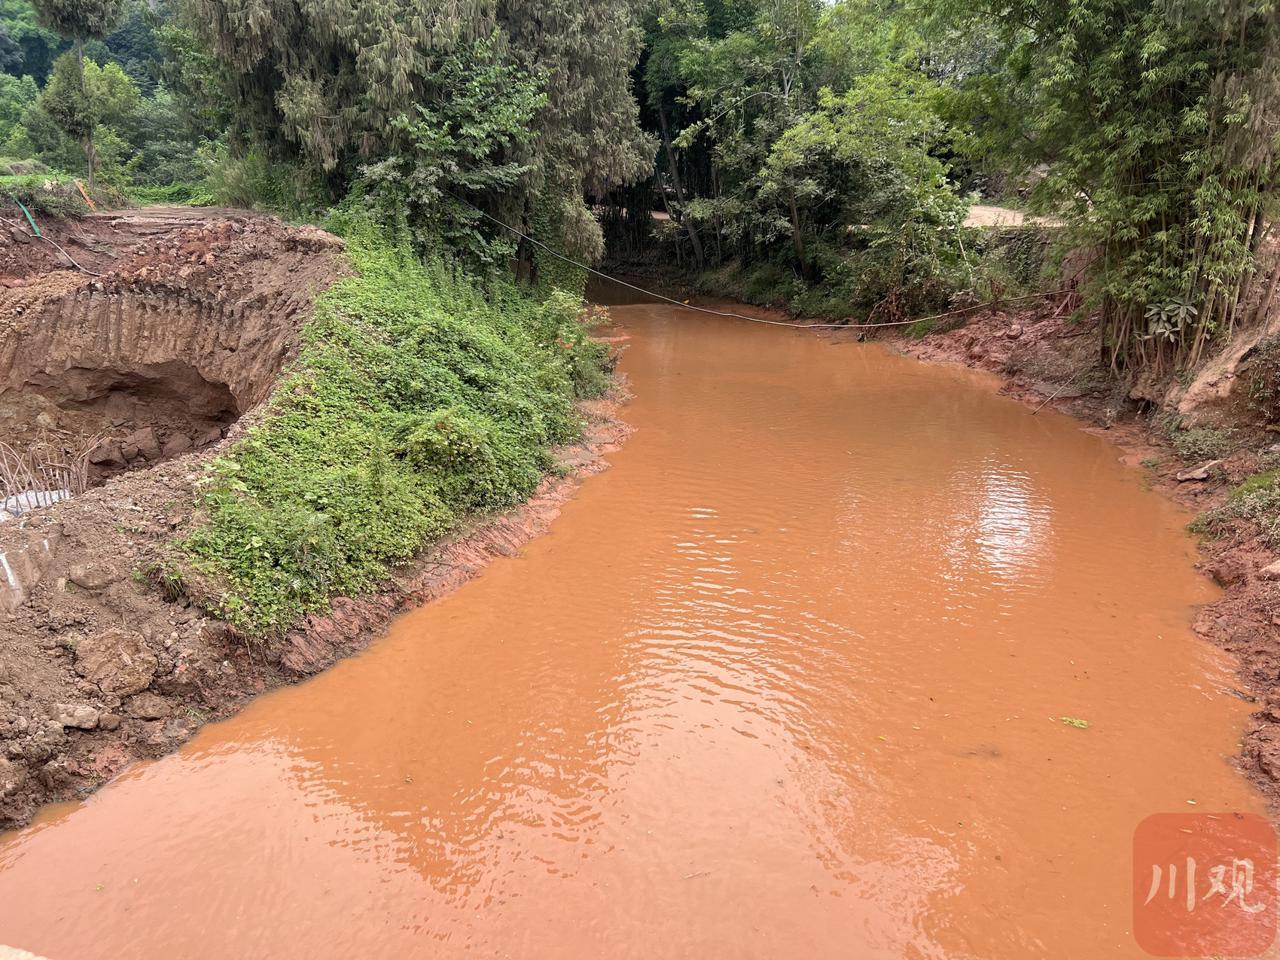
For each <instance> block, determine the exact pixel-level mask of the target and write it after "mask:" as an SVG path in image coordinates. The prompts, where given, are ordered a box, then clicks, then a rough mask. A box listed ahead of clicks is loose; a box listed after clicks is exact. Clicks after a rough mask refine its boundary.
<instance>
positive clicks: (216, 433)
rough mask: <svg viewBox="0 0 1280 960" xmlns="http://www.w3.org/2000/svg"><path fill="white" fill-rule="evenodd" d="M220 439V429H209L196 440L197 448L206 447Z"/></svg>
mask: <svg viewBox="0 0 1280 960" xmlns="http://www.w3.org/2000/svg"><path fill="white" fill-rule="evenodd" d="M221 439H222V428H221V427H209V428H208V429H207V430H205V431H204V432H203V433H202V434H200V436H199V438H198V439H197V440H196V446H197V447H208V446H211V445H213V444H215V443H217V442H218V441H219V440H221Z"/></svg>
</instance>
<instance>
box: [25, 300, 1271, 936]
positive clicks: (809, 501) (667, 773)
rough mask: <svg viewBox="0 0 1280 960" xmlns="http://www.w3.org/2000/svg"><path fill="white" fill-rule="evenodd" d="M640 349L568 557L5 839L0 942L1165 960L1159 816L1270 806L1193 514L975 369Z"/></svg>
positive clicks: (830, 348)
mask: <svg viewBox="0 0 1280 960" xmlns="http://www.w3.org/2000/svg"><path fill="white" fill-rule="evenodd" d="M615 317H616V318H617V320H618V321H619V324H620V326H621V328H622V329H623V330H624V331H625V332H626V333H627V334H628V335H629V336H630V338H631V339H630V344H629V348H628V351H627V353H626V356H625V360H624V363H623V368H624V370H625V371H626V372H627V374H628V375H629V376H630V378H631V384H632V389H633V391H634V393H635V399H634V401H632V402H631V403H630V404H629V405H628V406H627V408H626V410H625V414H624V415H625V416H626V418H627V419H628V420H629V421H631V422H632V423H633V424H634V425H635V426H636V427H637V431H636V433H635V435H634V436H633V437H632V439H631V440H630V442H629V443H628V444H627V446H626V447H625V448H624V449H623V450H622V451H621V452H619V453H617V454H615V455H613V456H612V457H611V458H610V459H611V461H612V469H610V470H609V471H607V472H606V473H604V474H603V475H601V476H599V477H595V478H593V479H591V480H589V481H588V482H587V483H586V485H585V486H584V488H583V490H582V491H581V493H580V494H579V496H578V497H577V498H576V499H575V500H574V501H572V502H571V503H570V504H568V506H567V507H566V509H565V510H564V513H563V515H562V516H561V517H560V519H559V520H558V521H557V522H556V524H555V526H554V527H553V529H552V532H551V533H550V534H549V535H548V536H546V537H543V538H542V539H539V540H537V541H535V542H533V543H531V544H529V545H528V546H527V548H526V549H525V550H524V551H523V553H522V554H521V556H519V557H518V558H513V559H510V560H503V561H500V562H498V563H496V564H495V565H494V566H493V567H492V568H490V569H489V570H488V571H487V572H486V573H485V574H484V575H483V576H482V577H480V578H479V579H478V580H476V581H474V582H472V583H471V584H469V585H468V586H466V587H464V588H463V589H461V590H459V591H458V592H457V593H455V594H454V595H452V596H450V597H448V598H446V599H444V600H443V601H441V602H438V603H435V604H433V605H431V606H430V607H428V608H426V609H423V610H420V611H418V612H416V613H413V614H411V615H408V616H406V617H404V618H403V619H402V620H400V621H399V622H398V623H397V625H396V626H395V628H394V629H393V630H392V632H391V634H390V635H389V636H388V637H386V638H385V639H383V640H382V641H380V642H379V643H377V644H375V645H374V646H373V647H372V648H371V649H369V650H368V651H367V652H366V653H365V654H364V655H362V656H359V657H356V658H354V659H352V660H349V661H347V662H345V663H343V664H341V665H339V666H338V667H336V668H335V669H333V670H332V671H330V672H328V673H326V674H324V675H322V676H320V677H318V678H316V679H315V680H313V681H311V682H309V683H306V684H305V685H302V686H299V687H296V688H291V689H287V690H283V691H279V692H276V693H273V694H271V695H269V696H266V697H264V698H262V699H260V700H259V701H257V702H256V703H254V704H253V705H252V706H251V707H250V708H249V709H247V710H246V711H245V712H244V713H243V714H242V715H240V716H239V717H238V718H236V719H235V720H232V721H230V722H228V723H223V724H218V725H216V726H213V727H209V728H206V729H205V730H204V731H203V732H202V733H201V734H200V735H199V736H198V737H197V738H196V739H195V740H194V741H192V742H191V743H190V744H189V745H188V746H187V747H186V748H185V749H184V750H183V751H182V752H180V753H179V754H177V755H175V756H173V757H170V758H168V759H166V760H164V761H161V762H158V763H154V764H149V765H145V766H142V767H139V768H136V769H134V770H133V771H131V772H130V773H129V774H127V775H125V776H124V777H122V778H121V779H120V780H118V781H117V782H115V783H114V784H112V785H111V786H109V787H108V788H106V789H105V790H103V791H101V792H100V793H99V794H97V795H96V796H95V797H93V798H92V799H90V800H89V801H88V802H87V803H83V804H77V805H72V806H67V807H62V808H56V809H51V810H48V811H46V813H45V814H44V815H43V816H42V817H41V818H40V820H39V821H38V822H37V823H36V824H35V825H34V826H33V827H31V828H30V829H28V830H26V831H23V832H21V833H18V834H13V835H10V836H8V837H6V838H3V840H0V942H3V943H6V944H10V945H13V946H18V947H23V948H26V949H28V950H33V951H36V952H39V953H42V954H45V955H47V956H49V957H51V958H53V960H97V958H103V960H106V958H121V957H130V958H133V957H137V958H156V960H161V958H163V960H177V958H219V960H224V958H229V957H245V958H248V957H255V958H256V957H264V958H265V957H271V958H327V957H379V958H382V957H396V956H404V957H409V956H412V957H461V956H475V957H516V958H575V960H577V958H597V957H609V958H645V960H656V958H674V957H690V958H693V957H697V958H748V957H753V958H754V957H760V958H764V957H788V958H791V957H794V958H806V960H808V958H827V957H831V958H835V957H840V958H858V960H866V958H893V960H900V958H904V957H908V958H925V957H929V958H934V957H938V958H942V957H945V958H969V957H972V958H982V960H996V958H1009V960H1015V958H1016V960H1026V958H1031V957H1045V958H1067V957H1069V958H1082V960H1083V958H1094V957H1108V958H1110V957H1140V956H1143V954H1142V953H1141V952H1140V951H1139V950H1138V948H1137V947H1136V946H1135V945H1134V943H1133V939H1132V937H1131V935H1130V933H1129V926H1130V923H1129V917H1130V899H1129V889H1130V854H1131V841H1132V834H1133V830H1134V827H1135V826H1136V824H1137V823H1138V821H1140V820H1141V819H1142V818H1143V817H1145V816H1147V815H1148V814H1151V813H1156V812H1184V811H1188V810H1200V811H1216V810H1232V811H1251V812H1261V810H1262V804H1261V801H1260V800H1259V799H1258V798H1256V797H1255V796H1254V795H1253V793H1252V792H1251V790H1250V789H1249V788H1248V786H1247V785H1246V783H1245V782H1244V781H1243V780H1242V779H1241V778H1240V777H1239V776H1238V775H1237V774H1236V773H1235V772H1233V770H1232V769H1231V767H1230V766H1229V763H1228V759H1229V757H1230V756H1231V755H1232V754H1233V753H1234V751H1235V747H1236V740H1237V737H1238V735H1239V732H1240V730H1241V729H1242V727H1243V723H1244V718H1245V715H1246V713H1247V707H1246V705H1245V704H1242V703H1240V702H1239V701H1237V700H1236V699H1234V698H1233V697H1231V696H1230V695H1229V694H1227V693H1226V692H1225V691H1226V688H1227V687H1229V686H1231V684H1232V683H1233V679H1232V675H1231V664H1230V663H1229V661H1228V660H1227V659H1226V658H1225V657H1224V656H1222V655H1221V654H1219V653H1218V652H1217V651H1215V650H1213V649H1211V648H1210V647H1209V646H1207V645H1206V644H1204V643H1202V642H1201V641H1199V640H1197V639H1196V638H1195V637H1194V636H1193V635H1192V633H1191V632H1190V630H1189V628H1188V624H1189V622H1190V619H1191V617H1192V615H1193V607H1194V605H1196V604H1199V603H1203V602H1205V601H1207V600H1209V599H1211V598H1212V596H1213V591H1212V589H1211V588H1210V586H1209V585H1208V584H1207V583H1206V582H1205V581H1204V580H1203V579H1202V578H1200V577H1199V576H1198V575H1197V574H1195V573H1194V571H1193V569H1192V560H1193V545H1192V543H1191V541H1190V540H1189V539H1188V538H1187V537H1186V535H1185V534H1184V532H1183V528H1184V525H1185V523H1186V521H1187V517H1186V516H1185V515H1184V514H1183V513H1182V512H1180V511H1179V510H1178V509H1176V508H1175V507H1173V506H1171V505H1170V504H1168V503H1167V502H1165V501H1164V500H1162V499H1160V498H1159V497H1157V496H1156V495H1154V494H1152V493H1149V492H1148V491H1146V490H1145V489H1144V488H1143V484H1142V478H1141V476H1140V475H1139V474H1138V473H1137V472H1135V471H1132V470H1129V469H1126V468H1125V467H1123V466H1122V465H1121V464H1120V463H1119V462H1118V453H1117V450H1116V449H1115V448H1114V447H1112V446H1110V445H1108V444H1107V443H1106V442H1104V441H1103V440H1101V439H1099V438H1096V437H1093V436H1090V435H1088V434H1086V433H1084V432H1082V431H1081V430H1079V429H1078V427H1077V426H1076V425H1075V424H1073V423H1072V422H1071V421H1069V420H1068V419H1066V418H1065V417H1062V416H1060V415H1057V414H1055V413H1052V412H1048V411H1046V412H1045V413H1043V414H1041V415H1040V416H1036V417H1032V416H1031V415H1030V411H1029V409H1028V408H1026V407H1024V406H1022V405H1019V404H1017V403H1015V402H1013V401H1010V400H1007V399H1003V398H1001V397H998V396H997V395H996V394H995V393H994V391H993V390H992V389H991V386H990V384H988V383H985V382H982V381H981V379H980V378H979V376H978V375H975V374H971V373H968V372H966V371H962V370H955V369H947V368H941V367H930V366H925V365H922V364H919V363H917V362H915V361H912V360H908V359H904V358H900V357H896V356H894V355H892V354H890V353H889V352H887V351H886V350H884V349H883V348H881V347H878V346H873V345H859V344H853V343H833V342H831V341H827V340H822V339H819V338H817V337H816V336H814V335H813V334H812V333H804V332H798V331H794V330H787V329H779V328H774V327H762V326H757V325H750V324H743V323H736V322H732V321H724V320H717V319H713V318H707V317H700V316H697V315H692V314H688V313H684V312H680V313H676V312H674V311H672V310H669V309H667V308H664V307H658V306H632V307H626V308H615ZM1063 717H1071V718H1076V719H1079V720H1085V721H1088V724H1089V726H1088V728H1087V729H1081V728H1079V727H1076V726H1073V725H1070V724H1067V723H1063V722H1061V720H1060V718H1063ZM1192 803H1194V806H1192V805H1191V804H1192Z"/></svg>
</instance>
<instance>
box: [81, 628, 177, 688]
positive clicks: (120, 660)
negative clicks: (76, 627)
mask: <svg viewBox="0 0 1280 960" xmlns="http://www.w3.org/2000/svg"><path fill="white" fill-rule="evenodd" d="M156 666H157V664H156V655H155V654H154V653H152V652H151V650H150V649H149V648H148V647H147V644H146V642H145V641H144V640H143V639H142V637H140V636H138V635H137V634H136V633H128V632H126V631H124V630H114V629H113V630H106V631H104V632H102V633H99V634H96V635H94V636H91V637H86V638H84V639H83V640H81V641H80V642H79V643H78V644H77V645H76V673H78V674H80V676H82V677H84V678H85V679H86V680H89V681H91V682H92V683H95V684H97V686H98V689H100V690H102V691H103V692H104V693H108V694H115V695H116V696H119V697H127V696H129V695H131V694H135V693H141V692H142V691H143V690H145V689H147V687H149V686H150V685H151V678H152V677H154V676H155V672H156Z"/></svg>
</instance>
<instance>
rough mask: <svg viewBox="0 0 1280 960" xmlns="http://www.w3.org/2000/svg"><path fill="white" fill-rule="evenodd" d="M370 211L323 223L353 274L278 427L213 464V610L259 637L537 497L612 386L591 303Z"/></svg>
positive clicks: (201, 569) (309, 347) (291, 385)
mask: <svg viewBox="0 0 1280 960" xmlns="http://www.w3.org/2000/svg"><path fill="white" fill-rule="evenodd" d="M357 209H358V207H357V205H355V204H351V205H347V206H344V207H342V208H340V209H339V210H338V211H336V212H335V213H334V214H333V215H332V217H331V218H330V220H329V221H328V223H327V224H326V225H327V226H328V227H329V228H330V229H332V230H334V231H335V232H337V233H339V234H340V235H342V236H343V237H345V238H346V240H347V243H348V252H349V256H350V258H351V262H352V264H353V266H354V267H355V269H356V271H357V275H356V276H355V277H352V278H350V279H346V280H342V281H340V282H339V283H338V284H337V285H336V286H335V287H333V288H332V289H331V290H330V291H329V292H328V293H327V294H325V295H324V296H323V297H322V298H321V299H320V301H319V303H318V305H317V309H316V313H315V316H314V318H313V319H312V320H311V321H310V323H309V324H308V325H307V327H306V329H305V330H304V347H303V351H302V354H301V357H300V358H299V360H298V362H297V364H296V365H295V367H294V369H293V370H292V371H291V372H290V374H289V375H288V376H287V377H286V378H285V379H284V380H283V381H282V383H281V384H280V385H279V387H278V389H277V391H276V393H275V395H274V397H273V399H272V400H271V402H270V405H269V409H268V412H267V414H266V416H265V418H264V419H263V420H262V422H261V423H259V424H257V425H255V426H254V427H253V428H252V429H251V430H250V431H249V433H248V435H247V436H246V437H245V439H243V440H242V441H241V442H240V443H238V444H237V445H236V446H235V447H234V448H233V449H232V451H231V452H230V454H229V455H228V456H226V457H224V458H223V459H221V460H219V461H218V462H217V463H215V464H214V465H213V467H212V472H211V474H210V476H209V478H208V479H207V480H206V481H205V483H204V493H203V503H204V507H205V510H206V512H207V522H206V523H205V525H204V526H202V527H201V528H200V529H198V530H197V531H196V532H195V533H194V534H193V535H192V536H191V538H190V539H189V540H188V541H187V543H186V545H185V550H186V552H187V555H188V558H189V561H190V562H191V564H192V566H193V569H194V571H195V572H196V573H198V574H200V575H203V577H205V578H208V579H209V580H210V581H211V582H212V583H214V584H216V585H217V588H219V589H220V590H221V591H222V592H221V595H220V596H218V597H216V598H214V600H213V601H212V606H213V607H214V608H215V609H217V610H218V612H219V613H221V614H222V615H223V616H225V617H226V618H227V619H228V620H229V621H230V622H232V623H234V624H236V625H238V626H239V627H241V628H242V629H244V630H245V631H247V632H249V633H251V634H255V635H259V634H263V633H266V632H270V631H273V630H278V629H281V628H283V627H286V626H288V625H289V624H290V623H292V622H293V621H294V620H295V619H297V618H298V617H299V616H301V615H303V614H305V613H307V612H309V611H312V610H316V609H320V608H322V607H323V606H324V605H325V603H326V601H327V600H328V598H329V597H330V596H332V595H334V594H338V593H355V592H360V591H367V590H369V589H370V588H372V587H373V586H375V585H376V584H377V583H378V582H379V581H380V580H381V579H382V578H383V577H384V576H385V574H386V572H387V569H388V568H389V566H391V565H393V564H396V563H400V562H403V561H406V560H409V559H410V558H412V557H413V556H414V555H415V554H416V553H417V552H418V551H419V550H420V549H421V548H422V547H423V546H424V545H425V544H427V543H429V542H431V541H432V540H435V539H437V538H439V537H440V536H442V535H443V534H445V533H448V532H449V531H450V530H453V529H455V528H456V527H457V526H458V524H459V523H460V521H461V520H462V519H463V518H464V517H465V516H467V515H469V514H473V513H477V512H484V511H489V510H494V509H498V508H501V507H506V506H510V505H512V504H515V503H517V502H519V501H521V500H522V499H524V498H525V497H527V496H528V495H529V494H530V493H532V492H533V490H534V488H535V487H536V486H537V485H538V483H539V481H540V480H541V478H542V476H543V474H544V473H545V472H546V471H547V470H548V469H549V468H550V467H551V466H552V463H553V461H552V459H551V455H550V451H551V449H552V447H554V446H555V445H556V444H560V443H564V442H566V441H568V440H571V439H573V438H574V437H575V436H577V434H578V431H579V427H580V424H579V421H578V418H577V415H576V414H575V411H574V403H575V400H576V399H578V398H579V397H583V396H588V395H592V394H595V393H598V392H600V391H601V390H603V389H604V388H605V386H606V385H607V380H606V377H605V367H606V365H607V359H608V358H607V354H606V352H605V350H604V348H603V347H601V346H600V345H599V344H597V343H595V342H594V341H592V340H590V339H589V338H588V337H587V335H586V329H585V327H584V326H583V325H582V324H581V323H579V315H580V312H581V309H582V304H581V301H580V300H579V299H578V298H576V297H573V296H570V295H568V294H565V293H562V292H555V293H553V294H551V295H550V296H548V297H547V298H545V299H538V298H535V297H533V296H531V295H530V294H528V293H527V292H525V291H522V290H520V289H519V288H517V287H516V286H515V284H514V283H513V282H512V281H510V280H508V279H501V278H494V279H492V280H490V281H488V282H487V283H485V284H483V285H481V284H479V283H477V282H475V281H474V280H471V279H468V278H467V277H466V276H464V275H462V274H459V273H457V272H455V271H453V270H451V269H449V268H448V267H446V266H445V265H443V264H442V263H441V262H439V261H438V260H433V261H428V262H427V263H425V264H424V263H423V262H421V261H420V260H419V259H418V258H417V257H416V256H415V255H414V253H413V251H412V249H411V247H410V245H409V242H408V239H407V237H404V236H402V237H401V238H400V239H398V240H395V241H391V240H389V239H387V236H386V234H385V232H384V231H383V230H382V229H381V228H380V227H378V226H376V225H375V224H374V223H373V222H372V221H371V220H370V219H369V218H368V217H367V216H366V215H365V214H363V213H358V212H356V210H357Z"/></svg>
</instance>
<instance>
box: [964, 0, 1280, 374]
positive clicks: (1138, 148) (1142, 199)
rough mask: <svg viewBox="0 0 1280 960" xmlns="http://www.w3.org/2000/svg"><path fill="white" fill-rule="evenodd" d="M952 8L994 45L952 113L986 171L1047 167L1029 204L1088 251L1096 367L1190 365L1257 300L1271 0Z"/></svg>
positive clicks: (1278, 23)
mask: <svg viewBox="0 0 1280 960" xmlns="http://www.w3.org/2000/svg"><path fill="white" fill-rule="evenodd" d="M950 9H951V11H952V12H953V13H954V14H955V17H954V22H956V23H958V24H959V25H960V29H962V30H964V29H969V28H971V27H973V25H975V24H976V25H977V27H976V28H981V29H982V30H985V31H988V32H989V31H990V30H991V29H992V28H993V27H994V30H995V36H994V40H995V41H996V49H995V54H994V56H993V57H992V61H991V69H990V70H989V71H987V72H984V73H979V74H977V75H975V76H970V77H966V78H962V80H961V82H960V83H959V84H958V88H959V94H958V96H957V99H956V104H957V110H956V118H957V120H958V121H959V122H961V123H965V124H969V125H972V127H973V129H974V131H975V136H974V138H973V140H972V141H971V143H972V144H973V146H974V148H975V149H976V150H979V151H982V150H985V151H986V152H987V154H988V155H989V156H990V157H993V158H994V159H995V160H996V161H997V162H1003V163H1007V164H1009V165H1010V166H1012V167H1014V168H1015V169H1017V168H1021V169H1026V168H1029V167H1031V166H1033V165H1043V168H1044V169H1047V170H1048V175H1047V176H1046V177H1045V178H1044V179H1043V180H1042V181H1041V182H1040V183H1039V185H1038V186H1037V187H1036V188H1035V191H1034V193H1033V199H1034V200H1035V201H1036V202H1037V203H1038V204H1039V206H1040V207H1041V208H1042V209H1045V210H1050V211H1053V212H1055V213H1057V214H1059V215H1061V216H1064V217H1066V218H1067V220H1068V221H1069V223H1070V224H1071V226H1072V228H1073V230H1074V232H1075V235H1076V240H1077V242H1078V243H1079V244H1081V245H1086V246H1089V247H1092V248H1095V249H1097V250H1098V251H1100V254H1101V256H1100V257H1099V259H1098V261H1097V265H1096V269H1095V270H1094V271H1093V275H1092V281H1093V282H1092V287H1091V289H1092V294H1093V301H1094V303H1095V304H1096V305H1097V306H1098V307H1099V308H1100V310H1101V315H1102V324H1101V330H1102V344H1101V346H1102V351H1103V355H1104V357H1105V358H1106V360H1107V361H1109V362H1110V363H1111V364H1112V366H1113V367H1115V368H1116V369H1126V368H1127V369H1138V368H1142V367H1152V366H1154V367H1155V368H1157V369H1161V368H1167V367H1168V366H1170V365H1183V364H1187V365H1189V364H1194V363H1195V362H1196V361H1197V360H1198V359H1199V358H1200V357H1201V356H1202V354H1203V352H1204V350H1205V348H1206V346H1207V345H1208V344H1209V342H1210V341H1211V340H1212V339H1213V337H1215V336H1216V335H1218V334H1219V333H1222V332H1225V331H1229V330H1230V329H1231V328H1232V327H1233V326H1234V325H1235V324H1237V323H1239V322H1242V321H1243V320H1245V319H1246V318H1247V316H1248V314H1249V312H1250V310H1251V309H1254V307H1253V305H1254V304H1258V303H1259V302H1260V301H1259V299H1258V297H1259V294H1258V292H1257V291H1256V290H1254V289H1253V286H1254V281H1255V280H1256V279H1257V278H1259V276H1260V272H1259V270H1260V263H1259V252H1260V251H1261V250H1263V249H1265V241H1266V239H1267V237H1268V236H1269V235H1270V232H1271V223H1272V221H1273V220H1274V216H1275V213H1276V211H1275V209H1274V206H1273V205H1274V194H1275V187H1276V185H1277V177H1278V176H1280V167H1278V165H1277V141H1276V137H1275V131H1274V120H1275V117H1276V116H1277V115H1278V114H1280V10H1277V8H1276V7H1275V5H1274V4H1272V3H1271V2H1269V0H1224V2H1222V3H1211V4H1210V3H1202V2H1196V0H1072V2H1070V3H1063V2H1054V3H1043V2H1040V0H1012V2H1006V0H956V2H955V3H953V4H951V7H950ZM976 28H975V29H976ZM1273 277H1277V278H1280V272H1277V273H1274V274H1273ZM1269 289H1271V290H1274V283H1271V282H1270V281H1269ZM1265 299H1266V294H1263V295H1262V301H1261V302H1265Z"/></svg>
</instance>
